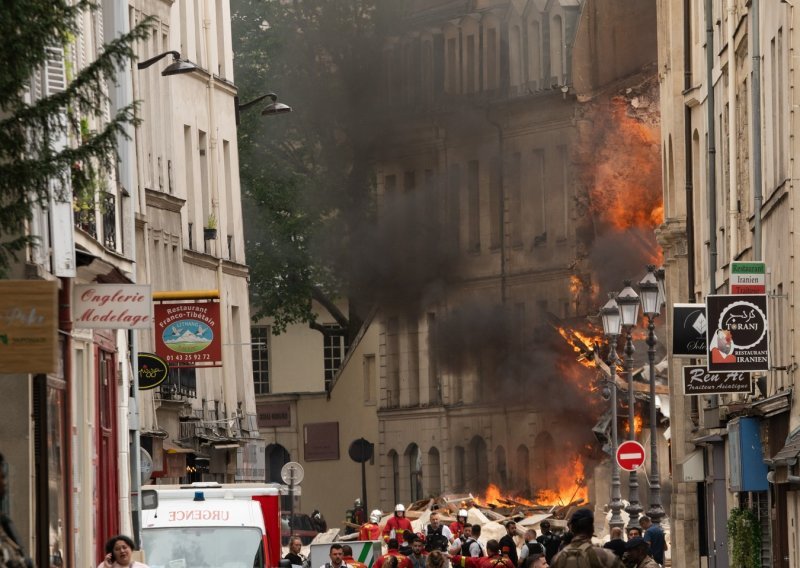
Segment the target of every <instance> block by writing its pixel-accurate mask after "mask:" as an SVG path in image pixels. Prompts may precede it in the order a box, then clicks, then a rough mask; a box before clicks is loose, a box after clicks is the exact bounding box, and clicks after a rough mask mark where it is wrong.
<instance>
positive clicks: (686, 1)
mask: <svg viewBox="0 0 800 568" xmlns="http://www.w3.org/2000/svg"><path fill="white" fill-rule="evenodd" d="M690 2H691V0H683V89H684V90H685V91H688V90H689V89H691V88H692V28H691V19H690V18H689V14H690V13H691V6H690ZM683 141H684V142H683V154H684V163H685V166H686V169H685V176H686V179H685V180H684V181H685V184H686V243H687V246H686V251H687V264H688V267H687V269H688V270H687V277H688V280H689V282H688V283H689V298H688V301H689V302H694V301H695V295H694V287H695V278H696V277H695V266H694V262H695V258H694V187H693V184H694V166H693V164H692V158H693V155H692V109H691V108H689V107H688V106H686V105H684V109H683ZM691 398H692V400H695V399H696V398H697V397H691Z"/></svg>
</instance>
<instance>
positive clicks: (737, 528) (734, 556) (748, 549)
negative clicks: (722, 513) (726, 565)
mask: <svg viewBox="0 0 800 568" xmlns="http://www.w3.org/2000/svg"><path fill="white" fill-rule="evenodd" d="M727 529H728V546H729V547H730V555H731V566H733V567H734V568H745V567H747V568H760V566H761V525H760V524H759V522H758V518H757V517H756V514H755V513H754V512H753V510H752V509H748V508H746V507H737V508H735V509H732V510H731V512H730V514H729V516H728V523H727Z"/></svg>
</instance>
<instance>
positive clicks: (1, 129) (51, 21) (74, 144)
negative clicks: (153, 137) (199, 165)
mask: <svg viewBox="0 0 800 568" xmlns="http://www.w3.org/2000/svg"><path fill="white" fill-rule="evenodd" d="M93 9H95V6H94V4H93V3H92V2H91V1H89V0H79V1H77V2H74V3H73V2H69V1H68V0H5V1H4V2H3V14H2V17H0V276H2V275H3V274H5V273H7V271H8V269H9V267H10V265H11V263H12V261H13V260H14V259H15V258H16V257H17V255H18V254H19V253H20V252H21V251H22V250H24V248H25V247H26V246H28V245H29V244H31V243H32V242H33V239H35V236H34V235H27V234H26V232H25V228H26V224H27V222H28V221H29V220H30V219H31V217H32V214H33V209H34V207H35V205H37V204H41V205H46V203H47V200H48V197H49V195H48V182H49V181H51V180H53V179H61V180H62V181H66V180H67V177H68V176H70V172H71V170H72V169H73V168H74V167H75V166H76V164H79V165H80V169H81V171H82V175H84V176H86V177H88V178H92V177H94V176H95V175H96V173H97V170H99V169H103V168H105V169H108V168H112V167H113V164H114V157H115V150H116V142H117V139H118V136H119V135H120V134H122V135H125V127H126V125H129V124H134V123H135V122H136V116H135V107H134V105H130V106H127V107H125V108H122V109H120V110H119V111H117V113H116V115H115V116H112V117H111V120H109V121H107V122H106V123H105V126H104V128H103V129H102V130H99V131H88V130H87V129H86V124H87V123H88V121H87V119H88V118H90V117H99V116H102V112H103V109H104V108H105V103H106V101H107V100H108V97H107V94H106V89H104V85H105V84H106V83H107V81H110V80H113V77H114V75H115V73H116V71H117V69H120V68H123V66H124V65H125V63H126V62H128V61H129V60H131V59H132V58H134V57H135V55H134V52H133V44H134V42H135V41H137V40H138V39H143V38H146V37H147V34H148V28H149V26H150V25H151V22H150V20H145V21H144V22H142V23H141V24H139V25H138V26H137V27H136V28H135V29H134V30H132V31H131V32H130V33H128V34H127V35H124V36H120V37H118V38H115V39H114V40H112V41H111V42H109V43H107V44H106V45H105V46H104V47H103V50H102V52H101V53H100V54H99V55H98V57H97V59H96V60H94V61H93V62H92V63H91V64H89V65H88V66H87V67H85V68H83V69H81V70H80V71H79V72H78V73H77V74H75V76H74V77H70V79H71V80H70V81H69V82H68V83H67V85H66V88H65V89H64V90H63V91H61V92H56V93H51V94H49V96H46V97H43V98H40V99H38V100H34V101H32V102H31V101H30V97H29V96H28V91H29V89H30V87H31V80H32V77H33V74H34V72H35V71H36V70H37V69H40V68H42V67H43V66H44V65H45V63H46V61H47V57H48V52H47V48H48V47H57V48H61V47H65V46H68V45H70V44H71V43H72V42H74V40H75V37H76V36H77V34H78V27H77V26H78V24H77V17H78V16H79V15H80V14H81V13H82V12H84V11H85V10H93ZM61 134H64V135H66V137H67V139H68V140H69V141H70V142H71V143H70V144H68V145H67V147H66V148H65V147H62V146H59V145H58V144H56V143H55V141H56V140H57V139H58V138H59V137H61V136H60V135H61Z"/></svg>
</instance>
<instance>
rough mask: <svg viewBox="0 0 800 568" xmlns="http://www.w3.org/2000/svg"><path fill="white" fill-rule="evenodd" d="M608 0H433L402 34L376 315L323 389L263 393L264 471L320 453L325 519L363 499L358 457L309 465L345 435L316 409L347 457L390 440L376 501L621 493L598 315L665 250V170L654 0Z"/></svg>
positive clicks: (358, 255) (373, 291) (544, 499)
mask: <svg viewBox="0 0 800 568" xmlns="http://www.w3.org/2000/svg"><path fill="white" fill-rule="evenodd" d="M599 4H600V3H597V2H593V1H588V0H587V1H579V0H558V1H552V0H550V1H544V0H541V1H540V0H469V1H467V0H458V1H455V0H416V1H412V2H408V3H407V4H406V6H407V10H406V12H405V13H404V19H403V22H402V26H401V27H402V30H401V31H400V32H398V33H397V35H395V36H393V37H391V38H389V39H387V41H386V44H385V49H384V52H383V54H382V56H383V62H384V63H383V65H382V69H383V71H384V74H383V76H382V77H380V80H378V78H377V77H376V78H375V81H376V84H375V88H380V89H381V93H382V98H383V100H384V101H385V105H386V106H385V109H384V115H383V116H382V117H381V120H382V126H383V129H382V136H381V137H380V140H379V142H378V143H377V144H376V145H374V146H373V148H372V149H371V151H372V155H373V161H374V162H373V163H374V166H375V174H376V181H377V193H378V219H379V222H378V223H377V226H375V227H372V228H371V229H369V230H368V231H366V232H365V233H364V234H363V235H362V236H361V238H359V239H356V240H355V241H354V244H353V246H352V251H349V252H351V253H352V257H353V258H355V259H358V263H357V264H358V266H356V267H354V269H353V270H354V272H356V271H357V272H358V274H357V278H356V280H359V279H360V281H361V286H360V291H361V297H362V298H366V299H367V300H368V301H369V303H370V304H372V305H374V306H376V308H375V310H374V312H373V314H372V315H371V317H370V318H368V319H367V321H366V323H365V325H364V327H363V329H362V333H361V334H360V335H359V337H358V338H356V340H355V341H354V342H353V344H352V346H351V348H350V352H349V353H348V355H347V358H346V359H345V360H344V363H343V365H342V368H341V369H340V370H339V372H338V374H337V376H336V378H335V379H334V380H333V381H332V382H331V384H330V387H329V388H328V389H327V392H325V393H323V394H322V395H319V396H316V397H311V396H308V395H302V396H301V395H298V394H295V393H290V392H288V391H287V392H286V393H284V394H279V393H277V392H275V391H273V392H275V394H271V395H269V396H260V397H258V401H259V403H260V408H263V409H265V411H264V415H265V416H266V415H267V410H270V411H271V409H274V408H278V405H285V409H286V410H285V414H286V416H287V419H286V420H285V421H284V422H281V423H280V424H277V423H274V424H273V423H272V422H268V421H266V420H265V421H264V423H263V427H262V435H263V436H264V437H265V438H266V439H267V442H268V443H269V444H270V446H268V456H267V458H268V460H269V461H270V465H269V467H268V469H270V470H273V469H275V470H278V469H279V467H280V465H281V464H282V463H283V461H287V460H288V459H296V460H297V461H300V462H301V463H303V465H304V466H305V467H306V468H307V475H306V482H305V485H304V487H303V500H304V501H306V502H313V506H316V507H319V508H320V509H321V510H323V512H325V513H326V514H328V516H329V518H334V519H335V518H336V515H338V514H339V512H340V511H342V510H344V509H345V508H347V506H349V505H351V503H352V501H351V499H352V497H353V495H348V494H344V495H341V494H335V495H334V494H332V492H330V490H329V478H330V476H331V475H336V476H338V475H340V474H341V475H343V476H347V475H350V474H349V473H347V472H348V471H350V470H348V469H347V467H348V466H349V467H350V468H351V469H352V463H350V464H347V463H343V464H339V463H334V462H338V461H342V459H341V458H340V457H339V454H338V452H328V454H326V455H327V457H325V458H324V459H326V460H329V461H326V462H324V463H323V464H319V465H320V467H319V468H317V466H318V464H316V463H314V462H315V461H316V460H317V459H319V458H318V457H314V458H313V459H307V456H308V455H309V439H310V438H308V435H309V432H320V431H322V430H324V431H325V432H326V433H327V434H329V433H330V432H331V431H332V427H331V426H330V423H325V424H327V426H325V428H323V426H322V425H321V424H320V423H319V416H320V415H324V416H325V417H326V420H332V421H337V422H336V436H338V437H339V438H341V442H340V441H339V439H338V438H337V440H333V438H331V439H329V440H328V442H326V443H327V444H328V445H329V446H331V447H333V446H336V447H337V448H338V447H339V446H340V445H341V444H342V443H345V444H346V443H347V442H348V441H349V439H351V438H349V436H351V435H353V436H354V437H357V436H362V435H363V436H366V437H367V438H369V439H370V440H371V441H373V442H375V450H376V451H375V458H374V466H373V465H370V469H368V472H369V473H368V479H367V487H368V491H369V492H370V495H371V497H370V507H372V506H379V507H380V508H382V509H383V510H391V507H392V506H393V505H394V504H395V503H398V502H403V503H408V502H411V501H416V500H420V499H423V498H427V497H428V496H431V495H438V494H440V493H442V492H456V493H458V492H472V493H473V494H476V495H477V494H481V495H484V498H485V500H486V501H490V500H491V498H492V495H491V493H492V492H495V494H504V495H514V496H515V497H516V498H517V500H518V501H523V500H529V501H530V502H535V503H539V504H551V505H567V504H569V503H574V502H593V503H597V504H600V505H603V504H604V503H606V502H607V500H608V496H607V492H608V485H609V483H608V482H609V476H608V469H607V463H608V458H607V456H606V454H605V453H604V452H603V441H605V438H606V437H607V433H606V429H607V427H608V424H609V420H610V419H608V418H606V417H604V414H605V412H606V411H607V408H608V403H607V401H606V400H604V399H603V397H602V394H601V390H602V389H601V385H602V383H603V382H604V381H605V380H607V378H608V375H607V374H606V372H605V371H603V370H602V367H603V364H602V363H601V364H600V365H598V361H597V353H598V352H597V351H595V345H594V343H595V341H600V338H599V336H600V335H601V333H600V332H599V329H598V327H597V325H595V326H594V327H592V325H591V324H590V322H587V316H588V315H590V314H596V313H597V309H598V308H599V306H600V304H601V303H602V302H601V295H604V293H605V292H610V291H613V290H617V289H619V288H620V287H621V285H622V279H623V278H625V277H636V276H638V275H639V273H640V272H641V271H642V268H643V266H644V265H645V264H647V263H648V262H649V261H657V260H658V258H659V255H660V253H659V252H658V247H657V245H656V243H655V239H654V234H653V229H654V228H655V227H656V226H657V225H658V224H659V223H660V221H661V197H660V191H659V190H660V176H661V174H660V157H659V146H658V142H657V140H658V110H657V109H658V103H657V99H658V97H657V92H658V91H657V84H656V80H657V77H656V71H655V67H654V65H653V64H654V62H655V60H656V50H655V47H656V46H655V36H654V33H653V32H654V30H655V10H656V7H655V2H650V1H642V0H625V1H620V2H615V3H614V5H613V6H609V5H606V4H603V6H602V8H601V7H600V5H599ZM641 351H644V350H641ZM603 353H604V351H603ZM278 356H280V355H279V354H277V353H276V357H278ZM599 369H600V370H599ZM362 371H363V372H362ZM619 384H620V386H621V387H623V388H624V384H622V381H620V383H619ZM362 385H363V386H362ZM359 389H363V393H362V391H360V390H359ZM345 393H349V396H350V398H348V396H345ZM353 396H354V397H356V398H355V399H354V398H353ZM362 396H363V401H364V403H363V405H362V404H360V402H358V403H355V404H354V403H353V400H360V399H359V398H358V397H362ZM312 398H313V400H312ZM322 399H326V400H329V401H331V402H332V404H329V405H328V406H325V405H324V401H323V400H322ZM260 414H261V412H260ZM604 420H605V422H604ZM357 422H360V424H361V425H363V428H362V430H358V427H361V426H359V424H357ZM625 424H626V423H625V421H621V430H620V431H621V432H624V426H625ZM373 425H374V431H372V430H370V428H372V426H373ZM301 432H305V434H306V436H301ZM357 432H361V433H357ZM269 448H273V450H274V451H273V452H272V453H269ZM328 449H330V448H328ZM334 454H335V455H334ZM295 456H298V457H295ZM299 456H302V457H299ZM273 457H274V458H275V460H276V462H275V463H276V464H277V467H272V461H273ZM344 459H345V460H346V458H344ZM667 462H668V460H666V459H663V460H662V463H667ZM603 464H605V465H603ZM321 466H324V468H325V469H324V471H323V469H322V467H321ZM334 472H335V473H334ZM317 473H319V475H320V476H321V477H322V478H324V483H322V482H321V483H319V485H318V486H317V485H315V482H314V481H313V480H314V478H315V476H316V474H317ZM487 490H489V494H486V492H487ZM352 491H355V492H356V494H357V485H356V484H353V489H352ZM373 491H374V492H373ZM374 495H377V500H376V499H375V497H374Z"/></svg>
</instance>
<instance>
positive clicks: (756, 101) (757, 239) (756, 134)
mask: <svg viewBox="0 0 800 568" xmlns="http://www.w3.org/2000/svg"><path fill="white" fill-rule="evenodd" d="M758 2H759V0H752V1H751V3H750V12H751V14H752V16H751V23H752V29H753V44H752V48H751V49H752V52H753V81H752V83H753V215H754V220H753V260H761V207H762V203H763V201H764V196H763V195H762V192H761V29H760V28H761V21H760V20H761V19H760V18H759V14H758V11H759V6H758Z"/></svg>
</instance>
